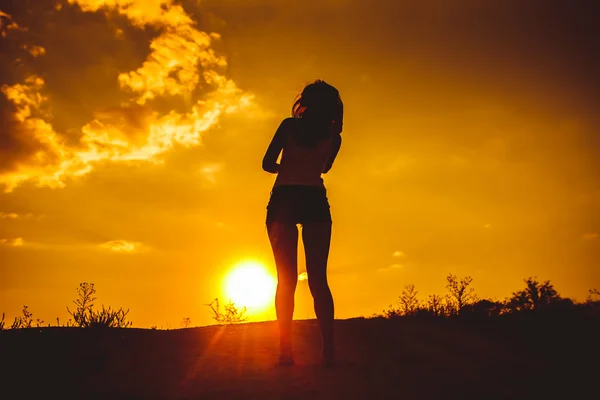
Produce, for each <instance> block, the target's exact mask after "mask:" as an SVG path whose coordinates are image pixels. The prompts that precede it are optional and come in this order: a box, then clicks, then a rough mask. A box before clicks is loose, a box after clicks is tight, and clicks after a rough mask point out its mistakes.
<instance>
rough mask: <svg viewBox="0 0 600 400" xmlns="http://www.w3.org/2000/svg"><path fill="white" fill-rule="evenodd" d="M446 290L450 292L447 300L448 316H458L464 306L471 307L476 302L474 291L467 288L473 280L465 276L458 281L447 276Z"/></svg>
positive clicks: (455, 277) (453, 276)
mask: <svg viewBox="0 0 600 400" xmlns="http://www.w3.org/2000/svg"><path fill="white" fill-rule="evenodd" d="M446 281H447V282H448V283H447V285H446V288H448V291H449V292H450V297H449V298H448V300H447V302H446V303H447V312H448V314H449V315H458V314H459V313H460V312H461V311H462V309H463V308H464V307H465V306H468V305H472V304H473V303H475V302H476V301H477V295H475V289H473V288H472V287H469V286H470V285H471V282H473V278H471V277H470V276H466V277H464V278H462V279H459V278H458V277H457V276H456V275H452V274H448V276H447V277H446Z"/></svg>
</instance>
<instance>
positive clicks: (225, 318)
mask: <svg viewBox="0 0 600 400" xmlns="http://www.w3.org/2000/svg"><path fill="white" fill-rule="evenodd" d="M207 306H208V307H210V309H211V312H212V314H213V319H214V320H215V321H217V322H218V323H220V324H238V323H240V322H244V321H246V320H247V319H248V317H246V316H245V314H246V311H247V308H246V307H242V308H241V309H239V308H237V307H236V305H235V304H234V303H233V302H231V301H230V302H229V303H227V304H225V306H224V307H223V308H224V310H223V311H221V308H220V305H219V299H218V298H216V299H214V300H213V301H212V302H211V303H209V304H207Z"/></svg>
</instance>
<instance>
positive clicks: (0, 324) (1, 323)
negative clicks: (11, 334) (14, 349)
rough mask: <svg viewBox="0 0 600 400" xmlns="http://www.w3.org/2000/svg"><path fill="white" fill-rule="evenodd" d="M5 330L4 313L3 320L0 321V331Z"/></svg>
mask: <svg viewBox="0 0 600 400" xmlns="http://www.w3.org/2000/svg"><path fill="white" fill-rule="evenodd" d="M3 330H4V313H2V319H0V331H3Z"/></svg>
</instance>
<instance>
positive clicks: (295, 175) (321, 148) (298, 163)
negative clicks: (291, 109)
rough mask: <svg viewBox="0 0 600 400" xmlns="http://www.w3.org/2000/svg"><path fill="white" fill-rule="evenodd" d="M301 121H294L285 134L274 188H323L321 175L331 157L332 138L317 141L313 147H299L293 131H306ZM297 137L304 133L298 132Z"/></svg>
mask: <svg viewBox="0 0 600 400" xmlns="http://www.w3.org/2000/svg"><path fill="white" fill-rule="evenodd" d="M302 122H303V121H302V120H300V119H294V123H293V124H290V126H291V129H288V130H287V131H286V133H285V144H284V146H283V150H282V155H281V161H280V165H279V171H278V173H277V178H276V179H275V186H281V185H308V186H324V184H323V178H321V174H322V173H323V169H324V167H325V164H326V162H327V160H328V158H329V157H330V155H331V147H332V137H331V135H327V137H326V138H324V139H321V140H319V141H318V142H317V143H316V144H315V145H314V146H308V145H300V144H298V143H297V140H296V139H295V138H294V130H302V129H307V128H306V127H305V126H303V124H302ZM297 133H298V134H299V135H302V134H304V132H301V131H298V132H297Z"/></svg>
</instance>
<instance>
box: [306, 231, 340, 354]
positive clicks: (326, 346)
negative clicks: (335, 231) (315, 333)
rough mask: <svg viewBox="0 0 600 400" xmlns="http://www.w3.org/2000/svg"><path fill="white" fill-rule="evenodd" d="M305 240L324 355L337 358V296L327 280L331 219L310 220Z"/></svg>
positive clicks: (308, 272) (307, 262)
mask: <svg viewBox="0 0 600 400" xmlns="http://www.w3.org/2000/svg"><path fill="white" fill-rule="evenodd" d="M302 241H303V242H304V250H305V253H306V272H307V274H308V286H309V287H310V292H311V293H312V296H313V299H314V304H315V314H316V315H317V320H318V321H319V327H320V328H321V338H322V343H323V358H324V361H325V362H327V363H329V362H332V361H333V356H334V346H333V314H334V310H333V297H332V296H331V290H329V285H328V284H327V259H328V257H329V245H330V242H331V222H307V223H305V224H304V225H303V227H302Z"/></svg>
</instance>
